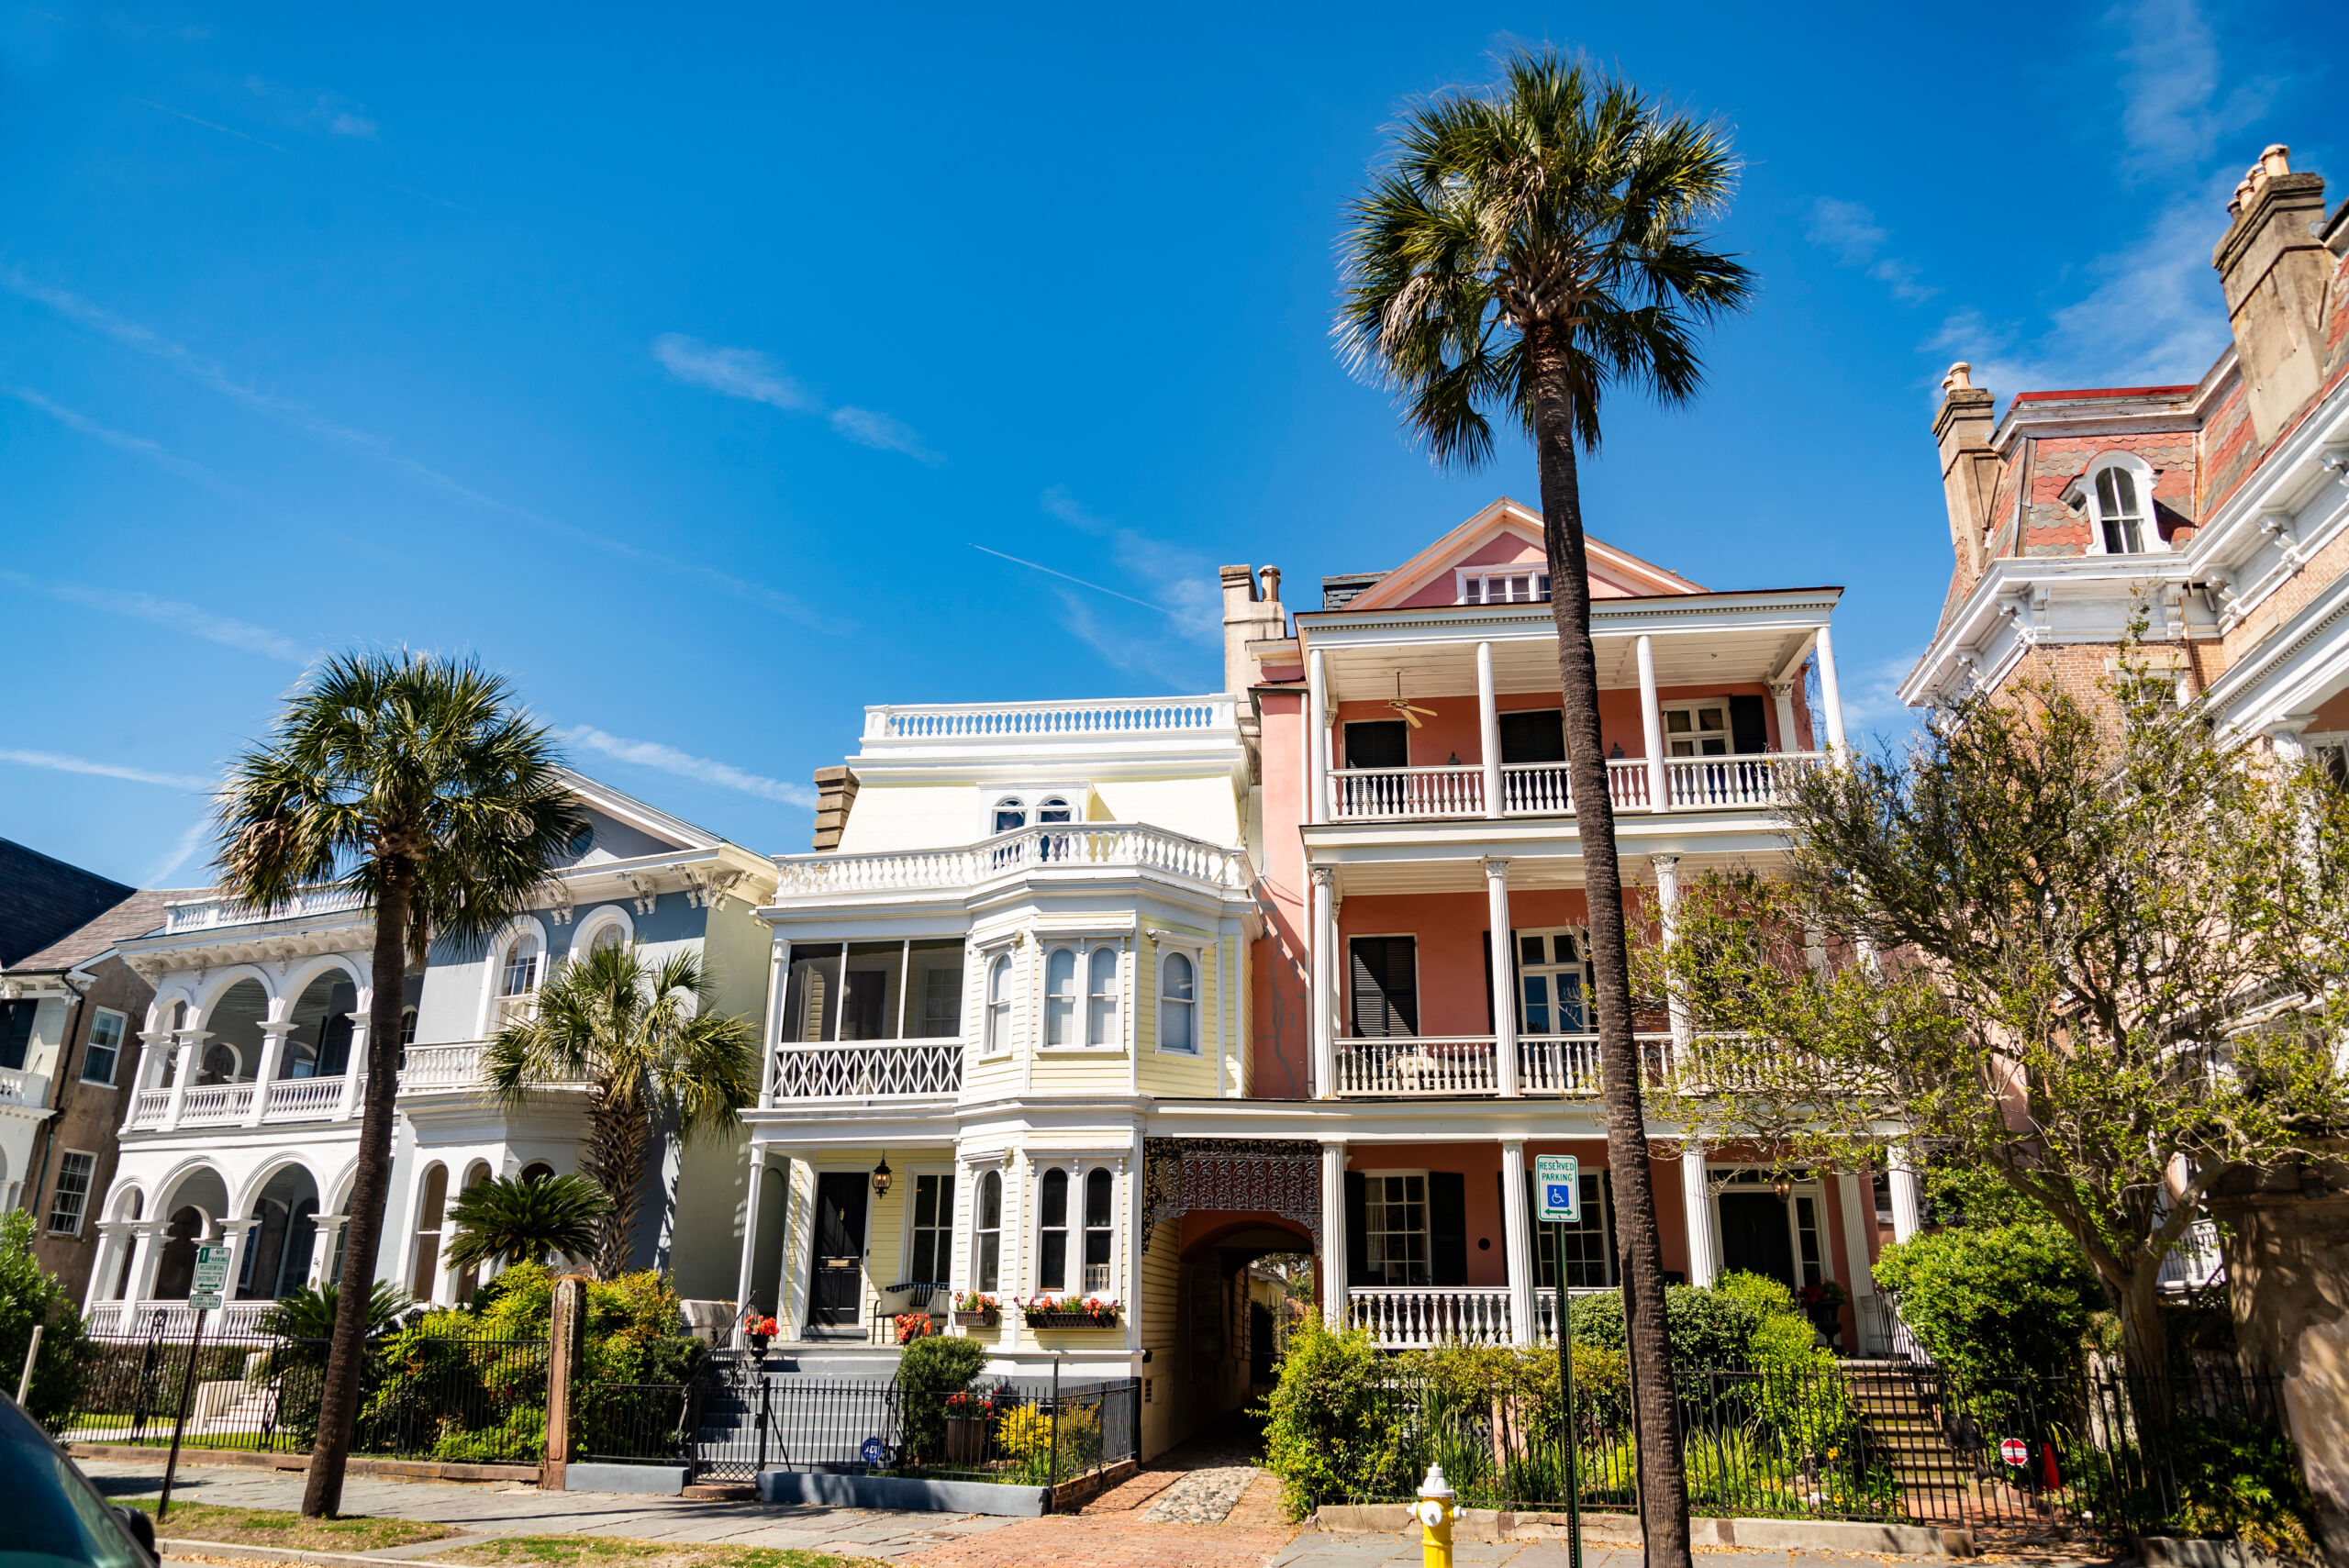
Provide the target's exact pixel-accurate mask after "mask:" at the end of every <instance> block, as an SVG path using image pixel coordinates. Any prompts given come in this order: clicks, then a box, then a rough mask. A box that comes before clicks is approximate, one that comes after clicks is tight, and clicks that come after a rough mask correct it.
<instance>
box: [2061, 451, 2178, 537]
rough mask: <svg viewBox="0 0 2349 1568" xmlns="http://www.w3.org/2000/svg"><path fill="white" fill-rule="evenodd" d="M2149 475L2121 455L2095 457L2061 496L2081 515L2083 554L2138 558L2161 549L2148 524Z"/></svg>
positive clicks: (2150, 504) (2137, 460) (2139, 460)
mask: <svg viewBox="0 0 2349 1568" xmlns="http://www.w3.org/2000/svg"><path fill="white" fill-rule="evenodd" d="M2153 495H2154V471H2153V470H2152V469H2150V468H2148V467H2146V466H2145V463H2144V460H2143V459H2142V458H2138V457H2134V456H2132V455H2129V454H2126V453H2114V454H2110V455H2108V456H2106V457H2103V458H2099V460H2098V461H2097V462H2094V463H2092V464H2090V465H2089V467H2088V470H2087V473H2083V474H2081V475H2080V477H2079V480H2078V482H2077V483H2076V484H2075V485H2074V486H2073V488H2072V491H2071V494H2070V495H2068V496H2066V499H2067V500H2070V501H2071V502H2072V503H2073V504H2074V505H2075V506H2078V507H2079V508H2080V510H2081V511H2083V512H2085V513H2086V514H2087V520H2088V553H2089V554H2091V555H2144V554H2148V553H2152V552H2154V551H2159V550H2164V549H2165V548H2166V547H2165V545H2164V544H2163V542H2162V537H2161V533H2160V531H2159V530H2158V529H2156V528H2154V520H2153Z"/></svg>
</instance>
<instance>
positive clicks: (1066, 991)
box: [1044, 948, 1076, 1050]
mask: <svg viewBox="0 0 2349 1568" xmlns="http://www.w3.org/2000/svg"><path fill="white" fill-rule="evenodd" d="M1075 1043H1076V950H1075V949H1074V948H1054V949H1052V952H1051V953H1050V954H1049V955H1047V956H1046V958H1045V960H1044V1046H1045V1049H1047V1050H1058V1049H1060V1048H1062V1047H1064V1046H1071V1045H1074V1044H1075Z"/></svg>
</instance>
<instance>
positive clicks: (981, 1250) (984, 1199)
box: [971, 1171, 1003, 1291]
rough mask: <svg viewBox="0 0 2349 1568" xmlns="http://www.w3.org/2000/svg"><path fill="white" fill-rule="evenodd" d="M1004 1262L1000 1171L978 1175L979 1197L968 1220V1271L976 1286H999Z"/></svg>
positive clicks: (992, 1288) (994, 1287)
mask: <svg viewBox="0 0 2349 1568" xmlns="http://www.w3.org/2000/svg"><path fill="white" fill-rule="evenodd" d="M1002 1265H1003V1173H1002V1172H1000V1171H989V1172H988V1173H986V1174H985V1175H984V1176H981V1177H980V1178H979V1201H978V1203H977V1205H976V1206H975V1207H974V1210H973V1218H972V1222H971V1274H972V1277H973V1278H974V1279H975V1280H976V1281H977V1282H978V1284H977V1285H976V1287H975V1288H977V1289H979V1290H985V1291H992V1290H995V1289H997V1288H999V1282H1000V1276H1001V1273H1002Z"/></svg>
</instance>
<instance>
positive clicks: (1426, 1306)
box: [1346, 1285, 1509, 1351]
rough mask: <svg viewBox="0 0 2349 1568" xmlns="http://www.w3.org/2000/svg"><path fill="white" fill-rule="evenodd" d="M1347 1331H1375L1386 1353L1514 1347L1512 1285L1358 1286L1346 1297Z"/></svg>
mask: <svg viewBox="0 0 2349 1568" xmlns="http://www.w3.org/2000/svg"><path fill="white" fill-rule="evenodd" d="M1346 1326H1347V1327H1348V1328H1350V1329H1369V1330H1370V1340H1371V1343H1372V1344H1374V1345H1376V1346H1377V1347H1378V1348H1379V1349H1380V1350H1383V1351H1424V1350H1431V1349H1433V1348H1434V1347H1435V1346H1438V1345H1447V1344H1464V1345H1506V1344H1508V1342H1509V1328H1508V1286H1507V1285H1358V1286H1355V1287H1353V1288H1352V1289H1349V1290H1348V1291H1347V1292H1346Z"/></svg>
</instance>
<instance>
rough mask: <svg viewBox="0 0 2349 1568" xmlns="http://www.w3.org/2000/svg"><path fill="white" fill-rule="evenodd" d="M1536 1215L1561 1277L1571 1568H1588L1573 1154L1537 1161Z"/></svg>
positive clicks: (1561, 1411) (1562, 1436)
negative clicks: (1571, 1238)
mask: <svg viewBox="0 0 2349 1568" xmlns="http://www.w3.org/2000/svg"><path fill="white" fill-rule="evenodd" d="M1533 1194H1534V1197H1535V1200H1536V1205H1535V1213H1536V1214H1537V1216H1538V1217H1539V1218H1540V1219H1541V1221H1542V1223H1543V1224H1545V1225H1548V1226H1550V1227H1552V1229H1551V1232H1550V1240H1551V1250H1550V1257H1551V1261H1552V1262H1554V1263H1555V1264H1556V1265H1557V1271H1558V1439H1559V1441H1560V1442H1561V1443H1562V1444H1563V1445H1564V1448H1565V1451H1566V1568H1582V1481H1581V1477H1580V1476H1579V1475H1577V1474H1576V1473H1575V1458H1576V1452H1575V1451H1576V1450H1577V1449H1578V1448H1579V1447H1580V1440H1579V1437H1578V1436H1577V1434H1576V1433H1575V1329H1574V1320H1573V1318H1572V1316H1571V1315H1570V1312H1569V1307H1570V1306H1571V1301H1570V1298H1569V1297H1568V1296H1567V1295H1566V1227H1567V1226H1569V1225H1578V1224H1580V1223H1581V1222H1582V1162H1580V1161H1578V1160H1576V1159H1575V1157H1574V1156H1573V1155H1571V1154H1537V1155H1535V1156H1534V1157H1533Z"/></svg>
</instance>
